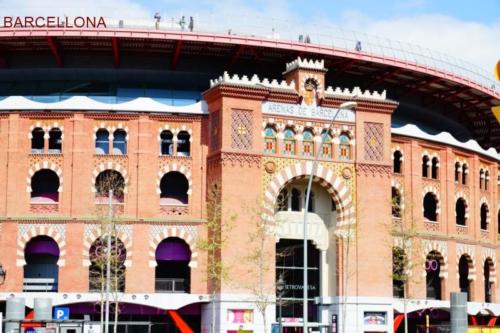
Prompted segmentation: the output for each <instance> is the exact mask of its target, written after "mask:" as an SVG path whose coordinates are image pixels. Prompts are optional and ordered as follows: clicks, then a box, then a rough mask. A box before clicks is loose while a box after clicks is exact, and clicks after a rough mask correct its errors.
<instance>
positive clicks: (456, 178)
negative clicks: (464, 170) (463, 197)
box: [455, 162, 460, 183]
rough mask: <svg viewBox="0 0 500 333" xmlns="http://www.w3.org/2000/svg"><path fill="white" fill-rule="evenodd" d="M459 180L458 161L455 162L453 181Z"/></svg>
mask: <svg viewBox="0 0 500 333" xmlns="http://www.w3.org/2000/svg"><path fill="white" fill-rule="evenodd" d="M459 180H460V163H458V162H456V163H455V183H458V182H459Z"/></svg>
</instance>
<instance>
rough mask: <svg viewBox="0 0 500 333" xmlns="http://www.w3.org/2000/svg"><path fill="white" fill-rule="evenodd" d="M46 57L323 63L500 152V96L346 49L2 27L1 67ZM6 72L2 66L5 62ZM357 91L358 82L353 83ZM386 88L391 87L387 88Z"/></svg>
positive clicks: (462, 80)
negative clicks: (455, 124)
mask: <svg viewBox="0 0 500 333" xmlns="http://www.w3.org/2000/svg"><path fill="white" fill-rule="evenodd" d="M38 51H47V52H51V53H52V55H53V57H54V60H55V62H56V64H57V65H58V66H60V67H62V66H64V53H65V51H91V52H92V51H96V52H97V51H99V52H101V51H104V52H109V53H110V54H113V61H114V65H115V67H119V63H120V55H121V54H123V53H126V52H137V51H140V52H150V53H160V54H165V56H166V58H168V59H169V63H170V69H172V70H174V69H175V68H176V66H177V64H178V62H179V61H182V57H183V56H185V55H189V56H193V55H194V56H199V57H207V56H214V57H219V58H221V57H222V58H227V59H228V61H227V63H228V67H230V65H231V64H233V63H234V62H237V61H239V60H241V59H244V58H246V59H248V60H250V61H251V60H254V61H267V62H276V63H277V65H278V64H279V66H280V67H279V68H284V63H285V62H286V61H290V60H292V59H294V58H296V57H297V56H302V57H311V58H322V59H325V62H326V64H327V68H329V70H330V72H334V74H333V76H334V77H338V76H342V75H344V74H349V75H355V76H356V77H359V78H360V81H361V82H360V84H359V85H360V86H361V87H362V88H368V89H377V88H386V86H391V85H392V86H394V87H397V89H393V90H397V91H392V92H393V94H390V95H391V97H392V98H394V99H396V100H399V99H401V98H406V97H408V96H411V95H413V96H418V98H419V100H421V104H422V106H423V107H426V108H429V109H436V110H437V109H439V111H436V112H440V113H442V114H444V115H446V116H449V117H452V118H454V119H455V120H458V121H459V122H461V123H462V124H465V125H466V126H467V127H469V129H470V130H471V131H472V132H473V134H474V136H475V138H476V139H477V140H478V141H479V142H480V143H481V144H482V145H483V146H484V147H486V148H487V147H491V146H493V147H495V148H497V149H499V148H500V126H499V125H498V122H497V121H496V119H495V118H494V116H493V115H492V113H491V107H492V106H495V105H500V92H499V90H495V89H494V88H493V87H492V86H487V85H486V84H484V83H479V82H477V81H475V80H473V79H471V78H469V77H467V76H466V74H467V72H465V71H464V73H465V75H457V74H455V73H451V72H449V71H447V70H445V69H440V68H435V67H431V66H427V65H422V64H418V63H415V62H412V61H408V60H405V59H398V58H395V57H391V56H381V55H375V54H370V53H367V52H364V51H361V52H358V51H356V50H354V49H352V50H346V49H342V48H336V47H332V46H325V45H320V44H313V43H311V44H306V43H303V42H298V41H289V40H281V39H269V38H263V37H255V36H243V35H233V34H231V35H229V34H214V33H205V32H180V31H168V30H139V29H121V28H106V29H63V28H61V29H57V28H51V29H6V28H0V68H1V64H2V56H3V57H5V58H6V59H7V58H8V57H9V56H12V55H14V54H16V53H17V52H38ZM4 64H5V66H4V67H8V61H4ZM356 85H358V84H356ZM388 89H390V88H389V87H388Z"/></svg>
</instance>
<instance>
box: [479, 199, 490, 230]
mask: <svg viewBox="0 0 500 333" xmlns="http://www.w3.org/2000/svg"><path fill="white" fill-rule="evenodd" d="M488 214H489V208H488V205H487V204H486V203H483V204H482V205H481V230H488Z"/></svg>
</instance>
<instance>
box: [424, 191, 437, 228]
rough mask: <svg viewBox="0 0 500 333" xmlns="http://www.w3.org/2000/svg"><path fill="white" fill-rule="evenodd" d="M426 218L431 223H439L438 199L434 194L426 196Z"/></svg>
mask: <svg viewBox="0 0 500 333" xmlns="http://www.w3.org/2000/svg"><path fill="white" fill-rule="evenodd" d="M424 218H426V219H427V220H429V221H434V222H436V221H437V198H436V196H435V195H434V193H430V192H429V193H427V194H426V195H425V196H424Z"/></svg>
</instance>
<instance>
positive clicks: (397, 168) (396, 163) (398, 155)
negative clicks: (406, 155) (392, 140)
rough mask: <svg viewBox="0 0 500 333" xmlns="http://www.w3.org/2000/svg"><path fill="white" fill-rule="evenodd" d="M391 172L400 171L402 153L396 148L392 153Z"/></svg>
mask: <svg viewBox="0 0 500 333" xmlns="http://www.w3.org/2000/svg"><path fill="white" fill-rule="evenodd" d="M393 158H394V160H393V172H394V173H401V170H402V168H401V166H402V164H403V154H401V152H400V151H399V150H396V151H395V152H394V154H393Z"/></svg>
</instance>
